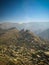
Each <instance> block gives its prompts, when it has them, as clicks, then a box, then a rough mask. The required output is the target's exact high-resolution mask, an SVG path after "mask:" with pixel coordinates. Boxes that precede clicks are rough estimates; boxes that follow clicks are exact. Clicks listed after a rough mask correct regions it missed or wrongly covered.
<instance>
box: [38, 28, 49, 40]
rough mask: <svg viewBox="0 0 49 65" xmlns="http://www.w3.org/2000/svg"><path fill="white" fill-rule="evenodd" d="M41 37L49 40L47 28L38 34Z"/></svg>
mask: <svg viewBox="0 0 49 65" xmlns="http://www.w3.org/2000/svg"><path fill="white" fill-rule="evenodd" d="M38 35H39V36H40V37H41V38H44V39H47V40H49V29H47V30H45V31H43V32H41V33H39V34H38Z"/></svg>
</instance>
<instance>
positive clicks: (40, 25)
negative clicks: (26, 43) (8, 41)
mask: <svg viewBox="0 0 49 65" xmlns="http://www.w3.org/2000/svg"><path fill="white" fill-rule="evenodd" d="M10 28H17V29H18V30H22V29H25V30H30V31H32V32H34V34H36V35H38V36H40V37H43V38H44V39H46V38H47V39H49V31H48V30H49V22H30V23H21V24H20V23H9V22H5V23H0V29H2V31H3V30H7V29H10ZM46 31H47V32H46ZM44 32H46V33H44ZM0 33H1V31H0Z"/></svg>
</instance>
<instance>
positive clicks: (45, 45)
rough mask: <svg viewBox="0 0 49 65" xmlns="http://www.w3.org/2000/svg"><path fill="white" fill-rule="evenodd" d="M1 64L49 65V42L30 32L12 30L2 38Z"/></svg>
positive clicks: (0, 45)
mask: <svg viewBox="0 0 49 65" xmlns="http://www.w3.org/2000/svg"><path fill="white" fill-rule="evenodd" d="M47 53H48V54H47ZM1 64H2V65H49V42H47V41H45V40H43V39H41V38H39V37H38V36H36V35H35V34H34V33H32V32H30V31H29V30H24V29H23V30H21V31H18V30H17V29H10V30H8V31H6V32H5V33H4V34H3V35H1V37H0V65H1Z"/></svg>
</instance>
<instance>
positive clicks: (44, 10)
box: [0, 0, 49, 22]
mask: <svg viewBox="0 0 49 65" xmlns="http://www.w3.org/2000/svg"><path fill="white" fill-rule="evenodd" d="M0 3H1V4H0V22H34V21H35V22H40V21H49V0H0Z"/></svg>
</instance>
